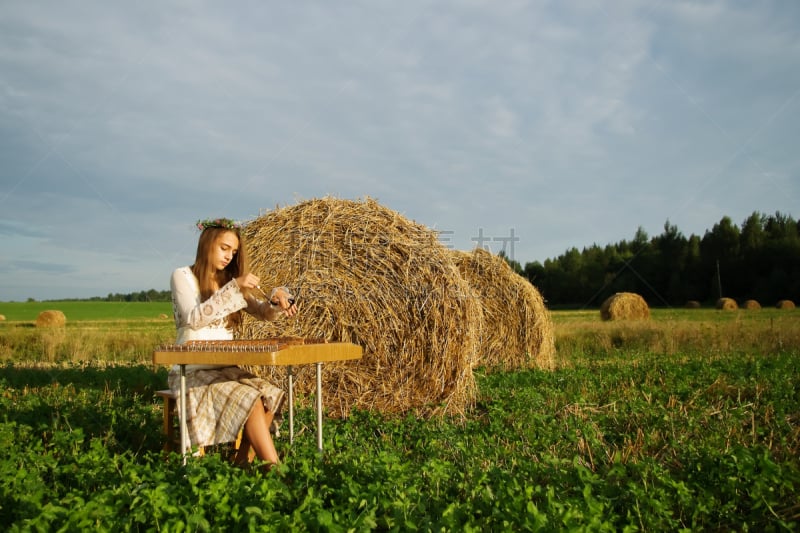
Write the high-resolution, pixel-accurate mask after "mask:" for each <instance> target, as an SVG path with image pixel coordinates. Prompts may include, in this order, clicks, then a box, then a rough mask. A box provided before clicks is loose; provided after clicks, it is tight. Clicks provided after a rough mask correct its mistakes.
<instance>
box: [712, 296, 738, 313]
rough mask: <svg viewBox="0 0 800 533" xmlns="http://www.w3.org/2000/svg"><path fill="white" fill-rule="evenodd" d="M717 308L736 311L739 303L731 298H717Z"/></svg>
mask: <svg viewBox="0 0 800 533" xmlns="http://www.w3.org/2000/svg"><path fill="white" fill-rule="evenodd" d="M717 309H719V310H720V311H736V310H737V309H739V304H737V303H736V300H734V299H733V298H720V299H719V300H717Z"/></svg>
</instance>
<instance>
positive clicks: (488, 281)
mask: <svg viewBox="0 0 800 533" xmlns="http://www.w3.org/2000/svg"><path fill="white" fill-rule="evenodd" d="M451 254H452V256H453V260H454V261H455V263H456V265H457V266H458V269H459V271H460V272H461V274H462V276H464V278H465V279H466V280H467V282H469V284H470V286H471V287H472V290H473V292H474V293H475V295H476V297H477V298H478V299H479V301H480V306H481V308H482V309H483V321H482V323H481V324H482V326H481V331H480V339H481V341H480V348H479V352H480V353H479V359H478V361H477V364H480V365H485V366H487V367H494V366H501V367H503V368H507V369H510V368H527V367H536V368H543V369H548V370H552V369H553V368H554V366H555V361H554V358H555V352H556V348H555V335H554V333H553V323H552V320H551V317H550V313H549V312H548V310H547V308H546V307H545V303H544V298H542V296H541V294H540V293H539V291H538V290H537V289H536V287H534V286H533V285H532V284H531V283H530V282H529V281H528V280H527V279H525V278H524V277H522V276H520V275H519V274H517V273H516V272H514V270H513V269H512V268H511V267H510V266H509V264H508V262H506V260H505V259H503V258H502V257H501V256H498V255H494V254H492V253H490V252H488V251H486V250H483V249H480V248H476V249H475V250H473V251H472V252H463V251H459V250H451Z"/></svg>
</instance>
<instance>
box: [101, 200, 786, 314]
mask: <svg viewBox="0 0 800 533" xmlns="http://www.w3.org/2000/svg"><path fill="white" fill-rule="evenodd" d="M507 260H508V262H509V264H510V265H511V267H512V268H514V270H516V271H517V272H518V273H520V274H521V275H523V276H525V277H526V278H527V279H528V280H529V281H530V282H531V283H533V285H534V286H536V288H537V289H538V290H539V291H540V292H541V293H542V296H543V297H544V298H545V299H546V301H547V305H548V306H550V307H552V306H570V307H574V306H579V307H597V306H599V305H600V304H601V303H602V302H603V301H604V300H605V299H606V298H607V297H609V296H610V295H612V294H614V293H616V292H635V293H637V294H640V295H641V296H642V297H644V299H645V300H647V302H648V304H649V305H651V306H657V307H661V306H672V307H676V306H683V305H684V304H686V302H687V301H689V300H696V301H698V302H701V303H705V304H711V303H713V302H716V301H717V299H719V298H720V297H723V296H724V297H728V298H733V299H735V300H737V301H739V302H741V301H743V300H747V299H753V300H757V301H758V302H759V303H761V304H762V305H766V306H770V305H774V304H775V303H776V302H777V301H778V300H792V301H794V302H797V301H798V300H800V222H798V221H796V220H794V219H793V218H792V217H791V216H789V215H784V214H781V213H780V212H776V213H775V214H774V215H765V214H761V213H758V212H754V213H753V214H752V215H750V216H749V217H747V219H745V221H744V222H743V223H742V226H741V228H739V227H737V226H736V225H735V224H734V223H733V222H732V221H731V219H730V217H727V216H726V217H723V218H722V219H721V220H720V221H719V223H718V224H715V225H714V227H713V228H712V229H711V230H710V231H708V230H707V231H706V232H705V235H703V236H702V237H698V236H697V235H691V236H689V237H688V238H687V237H685V236H684V235H683V234H682V233H681V232H680V231H678V228H677V227H676V226H674V225H672V224H670V223H669V220H667V222H666V223H665V224H664V232H663V233H662V234H661V235H658V236H657V237H653V238H650V237H648V235H647V233H646V232H645V231H644V229H642V228H641V226H640V227H639V228H638V230H637V231H636V234H635V236H634V238H633V240H632V241H624V240H623V241H620V242H618V243H617V244H609V245H606V246H604V247H600V246H598V245H596V244H595V245H592V246H591V247H588V248H583V250H581V251H578V249H577V248H571V249H569V250H567V251H566V253H564V254H563V255H561V256H559V257H557V258H555V259H548V260H546V261H545V262H544V264H542V263H540V262H538V261H536V262H533V263H526V264H525V267H524V268H523V267H522V266H521V265H520V263H518V262H517V261H513V260H511V259H507ZM170 299H171V295H170V291H168V290H165V291H157V290H155V289H150V290H149V291H140V292H133V293H129V294H119V293H116V294H109V295H108V296H106V297H105V298H103V297H100V296H98V297H93V298H87V300H91V301H113V302H120V301H124V302H164V301H170Z"/></svg>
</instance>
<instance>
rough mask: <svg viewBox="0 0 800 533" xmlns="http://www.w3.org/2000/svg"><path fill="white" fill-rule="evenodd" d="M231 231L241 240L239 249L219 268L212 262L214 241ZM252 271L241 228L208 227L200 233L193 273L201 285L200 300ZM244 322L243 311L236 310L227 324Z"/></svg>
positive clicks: (232, 325)
mask: <svg viewBox="0 0 800 533" xmlns="http://www.w3.org/2000/svg"><path fill="white" fill-rule="evenodd" d="M228 231H230V232H231V233H233V234H234V235H236V238H237V239H238V240H239V250H238V251H237V252H236V254H235V255H234V256H233V259H232V260H231V262H230V263H228V265H227V266H226V267H225V269H224V270H221V271H219V270H217V269H215V268H214V266H213V265H212V264H211V257H212V255H213V247H214V243H215V242H216V241H217V238H219V237H220V236H221V235H222V234H223V233H225V232H228ZM249 271H250V264H249V261H248V258H247V253H246V252H245V248H244V243H243V242H242V235H241V233H240V232H239V228H220V227H207V228H205V229H204V230H203V232H202V233H201V234H200V238H199V239H198V240H197V254H196V255H195V259H194V264H193V265H192V273H193V274H194V275H195V277H196V278H197V282H198V284H199V285H200V300H201V301H203V302H204V301H206V300H208V299H209V298H210V297H211V295H212V294H214V292H215V291H217V290H218V289H219V288H220V287H222V286H223V285H225V284H226V283H228V282H229V281H230V280H232V279H234V278H238V277H239V276H242V275H244V274H246V273H248V272H249ZM241 322H242V312H241V311H236V312H234V313H231V314H230V315H228V317H227V325H228V327H230V328H233V327H235V326H238V325H239V324H240V323H241Z"/></svg>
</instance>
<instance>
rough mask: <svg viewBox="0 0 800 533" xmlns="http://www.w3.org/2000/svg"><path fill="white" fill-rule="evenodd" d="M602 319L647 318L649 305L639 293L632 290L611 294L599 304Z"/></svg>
mask: <svg viewBox="0 0 800 533" xmlns="http://www.w3.org/2000/svg"><path fill="white" fill-rule="evenodd" d="M600 318H601V319H602V320H647V319H649V318H650V307H648V306H647V302H646V301H645V300H644V298H642V297H641V296H640V295H638V294H636V293H634V292H618V293H616V294H612V295H611V296H609V297H608V298H606V300H605V301H604V302H603V304H602V305H601V306H600Z"/></svg>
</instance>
